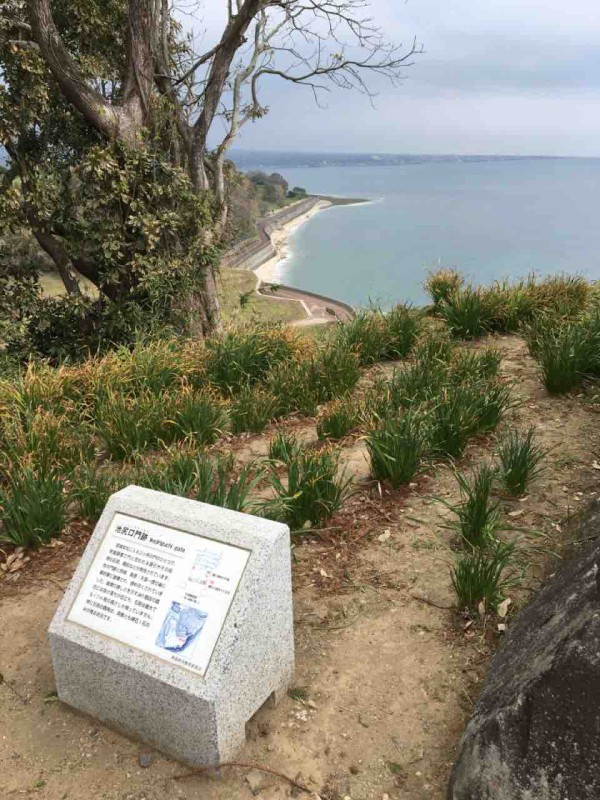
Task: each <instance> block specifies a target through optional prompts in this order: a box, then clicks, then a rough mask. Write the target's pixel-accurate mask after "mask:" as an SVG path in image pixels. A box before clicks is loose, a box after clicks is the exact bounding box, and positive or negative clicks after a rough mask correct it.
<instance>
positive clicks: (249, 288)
mask: <svg viewBox="0 0 600 800" xmlns="http://www.w3.org/2000/svg"><path fill="white" fill-rule="evenodd" d="M41 284H42V289H43V291H44V294H46V295H47V296H48V297H59V296H60V295H62V294H64V293H65V289H64V286H63V283H62V281H61V279H60V278H59V276H58V275H57V274H56V273H53V272H47V273H44V274H43V275H42V278H41ZM82 285H83V287H84V289H85V290H86V291H87V292H88V293H90V294H91V293H93V292H94V291H95V290H94V288H93V284H91V283H89V281H86V280H85V279H83V280H82ZM219 286H220V289H221V298H220V299H221V309H222V313H223V320H224V321H225V322H228V321H230V320H233V319H235V320H237V321H239V322H249V321H250V320H253V319H260V320H263V321H265V322H293V321H294V320H296V319H302V318H303V317H304V316H305V314H304V310H303V309H302V306H301V305H300V303H297V302H295V301H294V300H277V299H271V298H269V297H262V296H261V295H257V294H256V293H255V291H254V287H255V286H256V276H255V274H254V273H253V272H249V271H248V270H238V269H235V270H234V269H225V270H223V271H222V272H221V274H220V276H219ZM242 296H243V297H244V298H245V302H244V305H243V306H242V305H241V304H240V297H242Z"/></svg>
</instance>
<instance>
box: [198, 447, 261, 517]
mask: <svg viewBox="0 0 600 800" xmlns="http://www.w3.org/2000/svg"><path fill="white" fill-rule="evenodd" d="M234 467H235V461H234V458H233V456H232V455H228V456H222V455H219V456H214V457H213V458H208V457H206V456H199V457H198V458H197V460H196V484H195V486H194V490H193V499H194V500H198V501H199V502H201V503H210V505H213V506H220V507H221V508H229V509H231V510H232V511H245V510H246V509H247V508H248V506H249V504H250V494H251V492H252V490H253V489H254V488H255V486H256V485H257V483H258V482H259V481H260V480H261V478H262V471H260V470H259V471H258V472H257V471H256V470H255V469H254V467H253V466H252V465H250V464H247V465H246V466H244V467H243V468H242V469H241V470H240V472H239V474H238V475H237V477H234V476H233V474H232V473H233V470H234Z"/></svg>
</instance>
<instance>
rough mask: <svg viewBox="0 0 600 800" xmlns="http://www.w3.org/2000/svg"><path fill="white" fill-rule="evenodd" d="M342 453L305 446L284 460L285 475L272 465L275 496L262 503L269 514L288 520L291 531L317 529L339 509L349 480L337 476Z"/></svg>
mask: <svg viewBox="0 0 600 800" xmlns="http://www.w3.org/2000/svg"><path fill="white" fill-rule="evenodd" d="M338 467H339V453H338V452H337V451H334V450H330V449H325V450H320V451H311V450H306V449H302V450H300V451H299V452H297V453H295V454H294V456H293V457H292V458H291V459H290V460H289V461H286V462H285V463H284V469H283V475H280V474H279V469H280V468H279V467H278V465H276V464H271V468H270V471H269V482H270V485H271V488H272V490H273V492H274V497H273V498H272V499H270V500H267V501H266V502H265V503H264V504H263V510H264V513H265V514H266V516H268V517H272V518H273V519H277V520H280V521H282V522H285V523H286V524H287V525H289V526H290V528H291V530H292V531H299V530H302V529H307V528H314V527H317V526H318V525H320V524H322V523H323V522H326V521H327V520H328V519H331V517H332V516H333V515H334V514H335V513H336V512H337V511H339V509H340V507H341V505H342V502H343V500H344V498H345V497H346V495H347V492H348V488H349V480H346V479H344V478H343V477H342V478H339V477H338Z"/></svg>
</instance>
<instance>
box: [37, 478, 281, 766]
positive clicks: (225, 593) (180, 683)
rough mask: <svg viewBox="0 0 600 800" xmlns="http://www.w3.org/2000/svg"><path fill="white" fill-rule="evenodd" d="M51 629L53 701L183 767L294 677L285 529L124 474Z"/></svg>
mask: <svg viewBox="0 0 600 800" xmlns="http://www.w3.org/2000/svg"><path fill="white" fill-rule="evenodd" d="M49 637H50V648H51V654H52V663H53V666H54V672H55V676H56V689H57V693H58V697H59V699H60V700H62V701H63V702H65V703H68V704H69V705H70V706H73V707H74V708H77V709H79V710H80V711H83V712H85V713H86V714H89V715H90V716H92V717H94V718H96V719H98V720H100V721H102V722H104V723H106V724H108V725H110V726H112V727H115V728H117V729H118V730H120V731H122V732H123V733H125V734H127V735H129V736H132V737H134V738H136V739H140V740H141V741H143V742H146V743H147V744H149V745H152V746H153V747H156V748H157V749H159V750H161V751H163V752H165V753H168V754H169V755H171V756H174V757H175V758H177V759H179V760H181V761H184V762H186V763H188V764H191V765H193V766H206V765H216V764H219V763H223V762H225V761H228V760H230V759H231V758H232V756H233V755H234V753H235V751H236V750H237V749H238V748H239V747H240V745H242V743H243V742H244V739H245V724H246V722H247V721H248V720H249V719H250V717H251V716H252V715H253V714H254V713H255V712H256V711H257V710H258V709H259V708H260V707H261V706H262V705H263V704H264V703H265V702H266V701H267V700H268V699H274V701H275V702H277V701H278V700H279V698H280V697H281V696H282V695H283V694H284V693H285V691H286V690H287V688H288V686H289V683H290V681H291V679H292V675H293V671H294V640H293V620H292V592H291V574H290V536H289V530H288V528H287V527H286V526H285V525H281V524H279V523H276V522H272V521H270V520H265V519H261V518H258V517H253V516H250V515H249V514H240V513H238V512H235V511H229V510H227V509H223V508H217V507H215V506H210V505H206V504H204V503H198V502H195V501H194V500H187V499H184V498H181V497H175V496H172V495H167V494H163V493H162V492H155V491H151V490H149V489H142V488H139V487H136V486H129V487H128V488H126V489H123V490H122V491H120V492H118V493H117V494H114V495H112V497H111V498H110V499H109V501H108V503H107V505H106V508H105V509H104V512H103V514H102V517H101V518H100V520H99V522H98V524H97V526H96V529H95V531H94V534H93V536H92V538H91V539H90V542H89V544H88V546H87V548H86V550H85V553H84V555H83V557H82V559H81V561H80V563H79V566H78V568H77V570H76V572H75V575H74V577H73V579H72V581H71V583H70V585H69V587H68V589H67V591H66V593H65V596H64V597H63V600H62V602H61V603H60V605H59V607H58V610H57V611H56V614H55V616H54V619H53V620H52V623H51V625H50V629H49Z"/></svg>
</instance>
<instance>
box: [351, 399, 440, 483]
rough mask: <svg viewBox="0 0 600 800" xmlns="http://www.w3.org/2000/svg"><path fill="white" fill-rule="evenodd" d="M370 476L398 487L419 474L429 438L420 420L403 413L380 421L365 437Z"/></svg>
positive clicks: (415, 416)
mask: <svg viewBox="0 0 600 800" xmlns="http://www.w3.org/2000/svg"><path fill="white" fill-rule="evenodd" d="M365 441H366V445H367V451H368V453H369V458H370V463H371V475H372V476H373V477H374V478H376V479H377V480H379V481H388V482H389V483H390V484H391V485H392V486H394V487H398V486H401V485H403V484H407V483H410V482H411V481H412V480H413V478H414V477H415V475H416V474H417V473H418V472H419V469H420V467H421V462H422V460H423V457H424V455H425V453H426V452H427V449H428V445H429V439H428V431H427V430H426V428H425V426H424V424H423V419H422V418H421V417H419V416H417V415H416V414H413V413H411V412H410V411H409V412H406V413H405V414H403V415H402V416H401V417H391V418H389V419H385V420H383V421H382V422H381V423H380V425H379V426H378V427H377V428H375V429H374V430H371V431H369V432H368V433H367V435H366V436H365Z"/></svg>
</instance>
